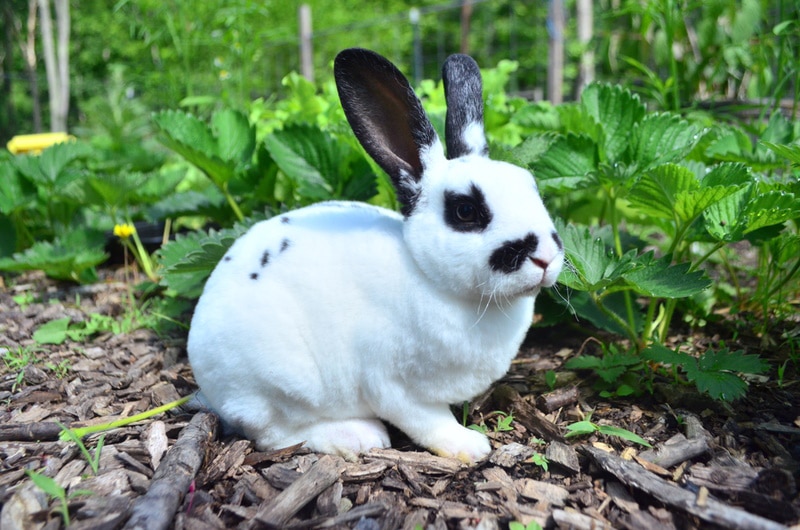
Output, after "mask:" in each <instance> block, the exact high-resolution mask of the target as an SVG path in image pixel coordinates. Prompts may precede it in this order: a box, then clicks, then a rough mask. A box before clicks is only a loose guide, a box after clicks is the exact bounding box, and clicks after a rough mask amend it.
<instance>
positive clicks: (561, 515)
mask: <svg viewBox="0 0 800 530" xmlns="http://www.w3.org/2000/svg"><path fill="white" fill-rule="evenodd" d="M553 520H555V522H556V525H557V526H558V528H565V529H569V530H613V529H614V527H613V526H611V524H610V523H609V522H607V521H601V520H599V519H595V518H594V517H589V516H588V515H583V514H582V513H578V512H574V511H572V510H554V511H553Z"/></svg>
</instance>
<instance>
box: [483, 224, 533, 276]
mask: <svg viewBox="0 0 800 530" xmlns="http://www.w3.org/2000/svg"><path fill="white" fill-rule="evenodd" d="M538 245H539V238H537V237H536V236H535V235H534V234H528V235H527V236H525V237H524V238H523V239H515V240H514V241H506V242H505V243H503V244H502V245H501V246H500V248H498V249H497V250H495V251H494V252H492V255H491V256H490V257H489V266H490V267H491V268H492V270H494V271H497V272H504V273H512V272H516V271H518V270H519V269H520V268H521V267H522V265H523V264H524V263H525V260H526V259H527V257H528V256H530V255H531V254H533V253H534V252H535V251H536V247H537V246H538Z"/></svg>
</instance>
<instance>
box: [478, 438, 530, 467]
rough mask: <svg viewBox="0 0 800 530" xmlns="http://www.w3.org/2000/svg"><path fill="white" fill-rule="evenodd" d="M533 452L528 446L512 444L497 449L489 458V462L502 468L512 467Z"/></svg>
mask: <svg viewBox="0 0 800 530" xmlns="http://www.w3.org/2000/svg"><path fill="white" fill-rule="evenodd" d="M533 453H534V450H533V448H532V447H530V446H528V445H523V444H521V443H517V442H512V443H510V444H506V445H503V446H501V447H499V448H498V449H497V450H496V451H494V452H493V453H492V454H491V455H490V456H489V462H491V463H492V464H497V465H498V466H502V467H514V466H515V465H517V464H519V463H520V462H522V461H523V460H525V459H527V458H530V457H531V455H533Z"/></svg>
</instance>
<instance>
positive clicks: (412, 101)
mask: <svg viewBox="0 0 800 530" xmlns="http://www.w3.org/2000/svg"><path fill="white" fill-rule="evenodd" d="M333 71H334V76H335V77H336V87H337V89H338V91H339V99H340V100H341V102H342V107H343V108H344V113H345V116H346V117H347V121H348V122H349V123H350V126H351V127H352V128H353V132H354V133H355V135H356V138H358V141H359V142H361V145H363V146H364V149H365V150H366V151H367V153H369V155H370V156H371V157H372V158H373V159H374V160H375V162H377V163H378V165H379V166H381V167H382V168H383V169H384V171H386V173H388V174H389V176H390V177H391V178H392V183H393V184H394V186H395V189H396V190H397V199H398V201H400V203H401V204H402V207H403V208H402V211H403V213H404V214H405V215H408V214H410V213H411V211H412V210H413V209H414V204H415V202H416V199H417V197H418V195H419V190H420V187H419V181H420V179H421V178H422V174H423V173H424V172H425V169H426V167H425V166H426V165H427V164H428V163H429V162H430V160H429V158H428V157H429V156H436V155H437V153H436V151H435V150H436V149H438V151H439V153H441V144H440V143H439V138H438V137H437V136H436V132H435V131H434V129H433V126H432V125H431V122H430V120H428V117H427V116H426V115H425V111H424V110H423V109H422V103H420V101H419V99H418V98H417V96H416V95H415V94H414V91H413V90H412V88H411V85H409V83H408V80H407V79H406V78H405V77H404V76H403V74H402V73H400V71H399V70H398V69H397V67H395V66H394V65H393V64H392V63H391V62H389V61H388V60H387V59H386V58H385V57H382V56H381V55H378V54H377V53H375V52H373V51H370V50H364V49H360V48H350V49H347V50H344V51H342V52H340V53H339V55H337V56H336V59H335V61H334V66H333ZM441 156H442V157H443V155H441Z"/></svg>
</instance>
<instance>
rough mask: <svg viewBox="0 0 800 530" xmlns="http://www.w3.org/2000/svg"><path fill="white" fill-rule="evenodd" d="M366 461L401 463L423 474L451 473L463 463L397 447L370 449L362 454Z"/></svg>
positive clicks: (454, 459)
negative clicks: (401, 449)
mask: <svg viewBox="0 0 800 530" xmlns="http://www.w3.org/2000/svg"><path fill="white" fill-rule="evenodd" d="M364 460H365V461H366V462H374V461H376V460H378V461H383V462H389V463H390V464H392V465H398V464H400V463H403V464H405V465H407V466H410V467H412V468H414V469H415V470H417V471H419V472H420V473H422V474H424V475H453V474H455V473H456V472H457V471H458V470H459V469H461V468H462V467H464V464H463V463H462V462H461V461H460V460H458V459H456V458H445V457H442V456H434V455H432V454H430V453H423V452H412V451H398V450H397V449H372V450H370V451H369V452H368V453H366V454H364Z"/></svg>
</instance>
